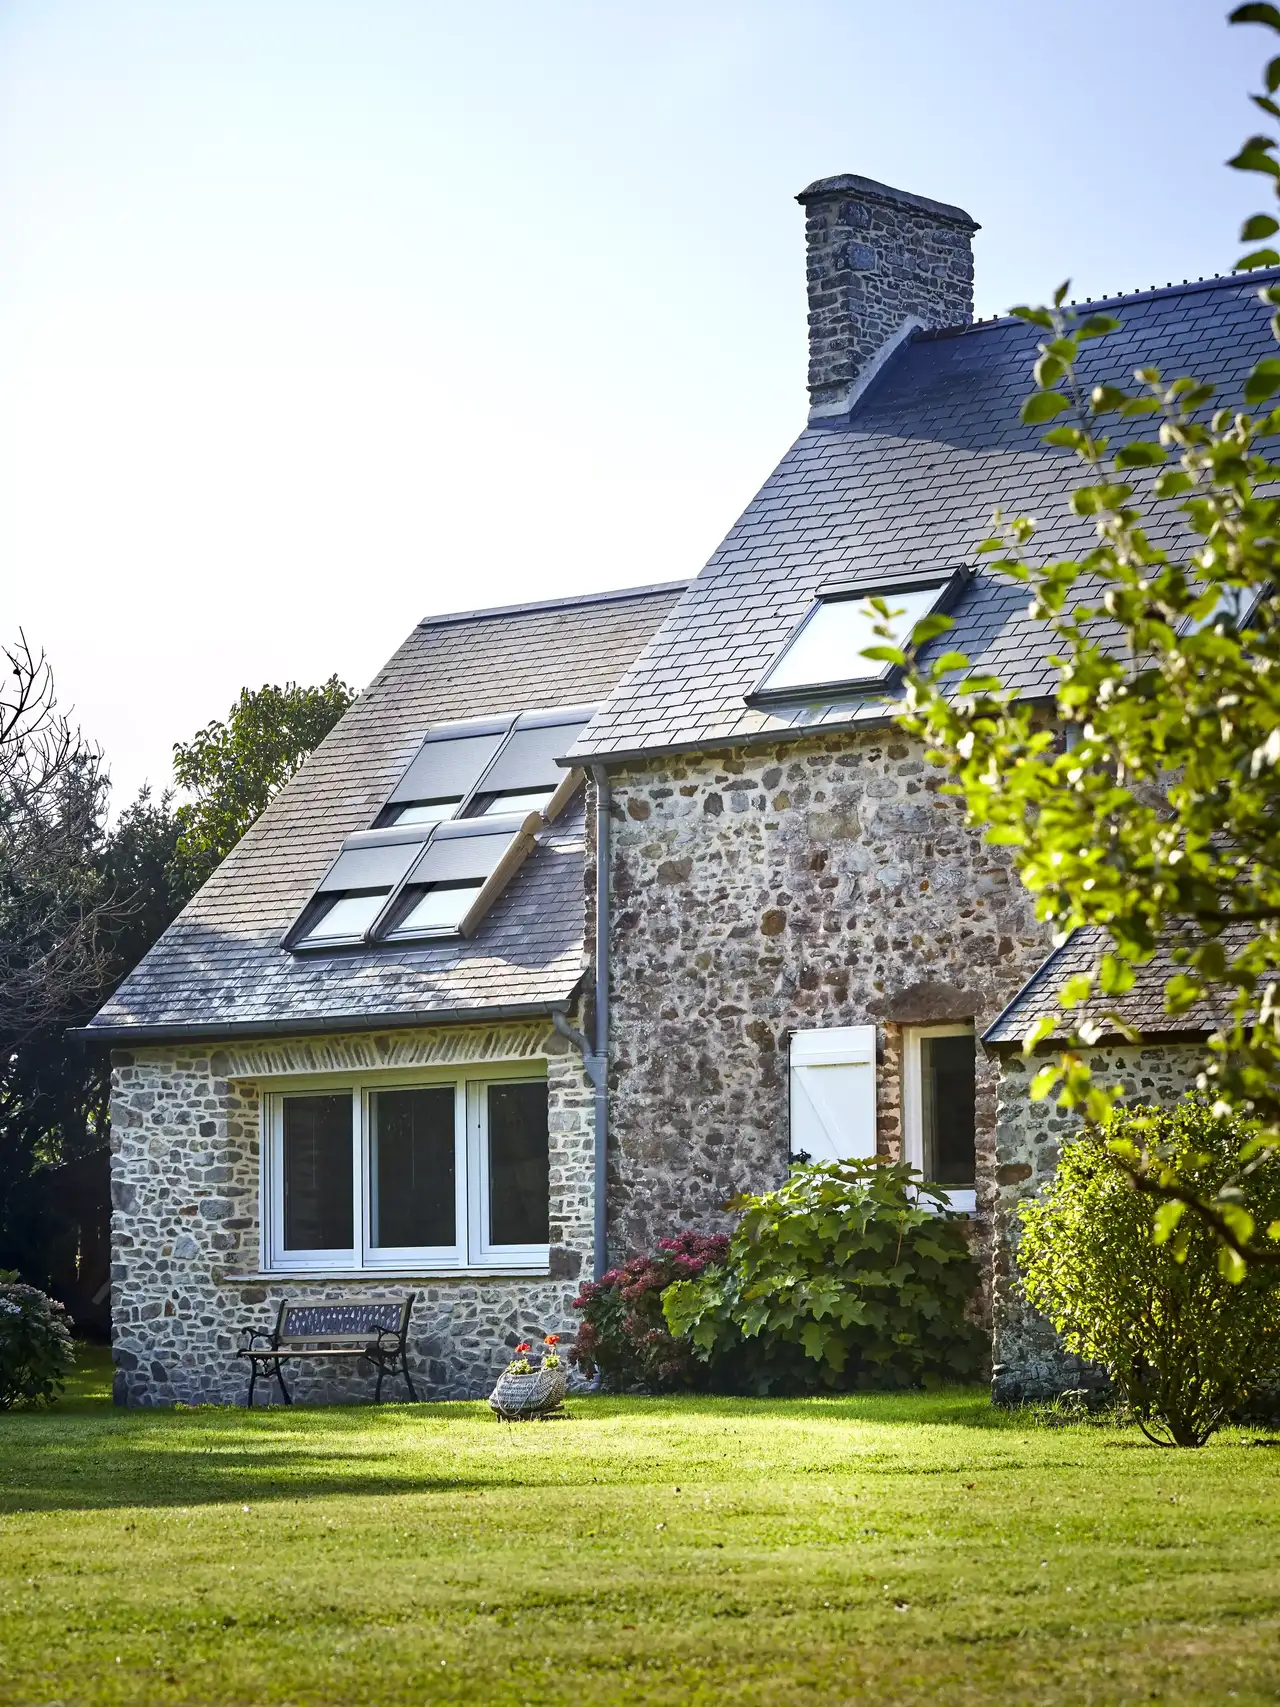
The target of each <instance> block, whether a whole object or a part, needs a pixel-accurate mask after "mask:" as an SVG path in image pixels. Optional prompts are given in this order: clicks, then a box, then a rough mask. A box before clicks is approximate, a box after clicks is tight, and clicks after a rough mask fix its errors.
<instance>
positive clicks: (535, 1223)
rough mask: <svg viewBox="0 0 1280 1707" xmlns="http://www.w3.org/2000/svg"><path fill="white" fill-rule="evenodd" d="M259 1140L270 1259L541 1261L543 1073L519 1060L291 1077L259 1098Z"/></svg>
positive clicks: (310, 1266) (496, 1264)
mask: <svg viewBox="0 0 1280 1707" xmlns="http://www.w3.org/2000/svg"><path fill="white" fill-rule="evenodd" d="M262 1154H263V1179H262V1195H263V1215H262V1225H263V1262H264V1265H265V1266H266V1267H267V1268H269V1269H280V1270H285V1271H288V1270H293V1271H301V1270H312V1271H329V1270H353V1271H360V1270H369V1271H374V1272H376V1271H378V1270H380V1269H382V1270H385V1269H402V1270H403V1269H414V1270H417V1271H419V1272H423V1271H425V1272H431V1271H433V1270H449V1269H469V1268H485V1269H495V1268H497V1269H502V1268H541V1267H543V1266H545V1264H546V1263H547V1261H548V1254H549V1253H548V1239H549V1233H548V1210H549V1200H548V1189H549V1179H548V1154H547V1083H546V1079H545V1078H543V1077H537V1078H534V1077H531V1076H530V1069H529V1067H528V1066H527V1065H521V1066H519V1067H504V1066H501V1065H499V1066H492V1067H488V1068H485V1069H483V1071H482V1072H481V1071H480V1070H477V1071H476V1072H474V1073H467V1074H455V1075H450V1076H447V1077H446V1076H435V1077H434V1078H432V1079H429V1080H425V1081H424V1079H423V1078H422V1077H421V1076H417V1077H414V1078H413V1079H409V1078H407V1077H402V1076H399V1075H396V1076H392V1077H388V1076H385V1075H379V1076H378V1077H377V1078H374V1077H372V1076H370V1077H369V1078H367V1079H359V1080H355V1081H344V1083H343V1084H342V1085H341V1086H335V1085H333V1084H332V1083H320V1082H315V1081H306V1080H298V1081H290V1082H289V1083H288V1084H286V1085H283V1086H282V1087H281V1088H280V1089H278V1090H272V1091H271V1092H270V1093H268V1095H267V1096H265V1097H264V1099H263V1148H262Z"/></svg>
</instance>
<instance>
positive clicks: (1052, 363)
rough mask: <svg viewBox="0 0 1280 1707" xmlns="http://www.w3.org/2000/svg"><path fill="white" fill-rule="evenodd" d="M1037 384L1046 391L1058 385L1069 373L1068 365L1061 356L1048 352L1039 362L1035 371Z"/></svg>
mask: <svg viewBox="0 0 1280 1707" xmlns="http://www.w3.org/2000/svg"><path fill="white" fill-rule="evenodd" d="M1032 371H1033V372H1034V374H1035V380H1036V384H1037V385H1038V386H1040V388H1041V389H1042V390H1044V391H1047V390H1048V389H1049V387H1050V386H1051V385H1056V384H1057V383H1058V381H1059V380H1060V379H1061V378H1062V376H1063V374H1064V373H1065V372H1066V371H1067V364H1066V362H1064V361H1063V359H1062V357H1061V356H1055V355H1054V354H1053V353H1052V351H1048V350H1047V351H1046V352H1045V354H1044V355H1042V356H1041V357H1040V359H1039V361H1037V363H1036V365H1035V367H1034V369H1033V370H1032Z"/></svg>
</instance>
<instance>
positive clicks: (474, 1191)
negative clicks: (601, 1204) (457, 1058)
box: [467, 1074, 548, 1264]
mask: <svg viewBox="0 0 1280 1707" xmlns="http://www.w3.org/2000/svg"><path fill="white" fill-rule="evenodd" d="M512 1082H513V1081H512V1078H511V1076H510V1075H509V1074H508V1075H507V1076H506V1077H505V1078H501V1079H499V1078H491V1077H485V1078H483V1079H472V1080H470V1081H469V1082H468V1084H467V1151H468V1154H467V1185H468V1189H469V1194H470V1211H471V1212H470V1214H469V1216H468V1218H467V1220H468V1226H469V1227H470V1228H471V1230H472V1233H473V1243H472V1260H473V1261H475V1262H478V1263H485V1264H489V1263H495V1262H500V1261H502V1260H503V1259H504V1258H505V1260H507V1261H508V1262H521V1263H530V1264H531V1263H537V1262H546V1261H548V1256H547V1251H548V1247H547V1246H546V1245H491V1244H490V1243H489V1165H488V1162H489V1157H488V1151H489V1120H488V1109H489V1090H490V1088H491V1086H493V1085H495V1084H508V1085H509V1084H511V1083H512ZM516 1082H518V1081H516Z"/></svg>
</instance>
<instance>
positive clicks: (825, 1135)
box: [791, 1025, 876, 1162]
mask: <svg viewBox="0 0 1280 1707" xmlns="http://www.w3.org/2000/svg"><path fill="white" fill-rule="evenodd" d="M800 1150H804V1151H805V1152H806V1153H807V1154H808V1155H809V1156H811V1157H812V1158H813V1160H814V1161H815V1162H845V1161H852V1160H854V1159H855V1158H864V1159H869V1158H871V1157H873V1156H874V1155H875V1153H876V1028H875V1026H873V1025H847V1026H833V1027H832V1028H831V1029H830V1030H829V1031H793V1032H792V1034H791V1153H792V1155H795V1154H796V1152H797V1151H800Z"/></svg>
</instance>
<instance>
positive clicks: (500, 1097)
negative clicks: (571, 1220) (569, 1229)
mask: <svg viewBox="0 0 1280 1707" xmlns="http://www.w3.org/2000/svg"><path fill="white" fill-rule="evenodd" d="M488 1103H489V1243H490V1244H491V1245H545V1244H546V1242H547V1236H548V1232H547V1192H548V1181H547V1174H548V1169H547V1087H546V1085H545V1084H544V1083H542V1082H539V1083H537V1084H527V1083H526V1084H516V1085H490V1086H489V1087H488Z"/></svg>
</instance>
